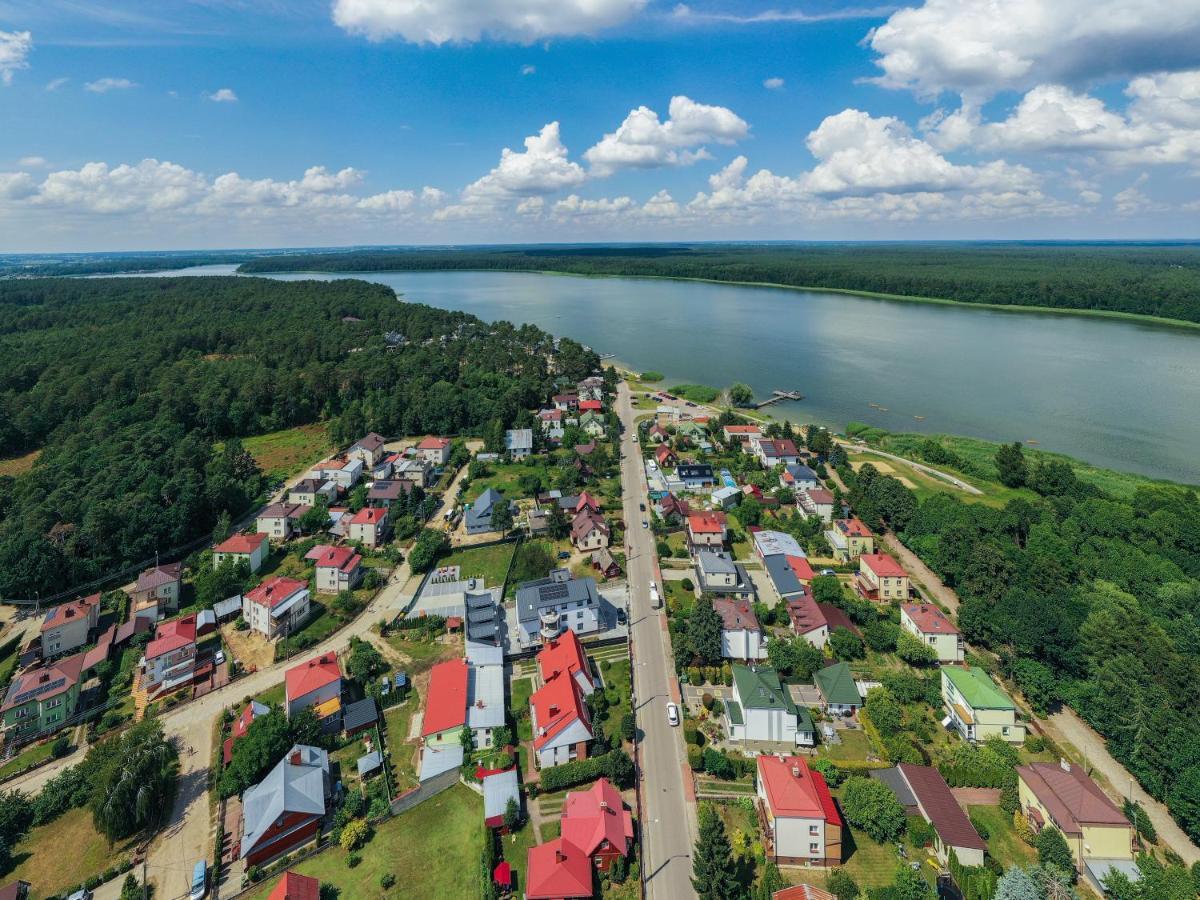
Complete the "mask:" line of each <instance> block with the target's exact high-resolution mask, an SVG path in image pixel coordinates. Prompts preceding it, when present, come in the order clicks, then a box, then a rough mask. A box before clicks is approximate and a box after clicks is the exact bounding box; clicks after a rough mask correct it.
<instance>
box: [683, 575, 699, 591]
mask: <svg viewBox="0 0 1200 900" xmlns="http://www.w3.org/2000/svg"><path fill="white" fill-rule="evenodd" d="M679 586H680V587H681V588H683V589H684V590H685V591H694V590H696V585H694V584H692V579H690V578H684V579H683V580H681V581H680V582H679Z"/></svg>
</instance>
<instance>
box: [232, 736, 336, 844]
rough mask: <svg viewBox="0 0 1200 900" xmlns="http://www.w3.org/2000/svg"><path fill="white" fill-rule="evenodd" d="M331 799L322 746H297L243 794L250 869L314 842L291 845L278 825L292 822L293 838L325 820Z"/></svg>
mask: <svg viewBox="0 0 1200 900" xmlns="http://www.w3.org/2000/svg"><path fill="white" fill-rule="evenodd" d="M328 797H329V754H328V753H326V752H325V751H324V750H322V749H321V748H320V747H310V746H308V745H306V744H296V745H295V746H294V747H292V749H291V750H289V751H288V752H287V755H286V756H284V758H283V759H281V760H280V761H279V763H278V764H277V765H276V766H275V768H273V769H272V770H271V771H270V772H268V773H267V775H266V777H265V778H263V780H262V781H260V782H259V783H258V784H256V785H252V786H251V787H248V788H246V790H245V792H243V794H242V819H243V821H242V840H241V858H242V859H249V860H250V864H251V865H257V864H258V863H259V862H262V861H265V860H267V859H271V858H273V857H275V856H278V855H280V854H282V853H288V852H290V851H291V850H293V849H295V847H297V846H299V844H301V843H304V842H306V841H307V840H309V839H311V837H312V834H311V833H307V834H306V836H303V837H301V836H300V835H299V834H297V836H296V838H295V839H294V840H292V841H291V842H290V843H289V842H288V835H287V834H279V833H278V831H277V829H275V825H276V823H277V822H279V821H280V820H282V819H283V818H285V817H287V818H288V819H289V820H290V821H289V825H292V827H291V829H290V831H291V833H292V834H296V833H297V832H300V833H304V832H306V829H305V827H304V826H306V825H308V824H310V823H311V822H313V821H314V820H316V819H320V818H321V817H322V816H324V815H325V801H326V800H327V799H328Z"/></svg>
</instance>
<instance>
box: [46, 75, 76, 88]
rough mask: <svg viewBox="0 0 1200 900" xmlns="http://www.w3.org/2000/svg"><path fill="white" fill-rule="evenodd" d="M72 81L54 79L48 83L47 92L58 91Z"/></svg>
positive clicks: (68, 79)
mask: <svg viewBox="0 0 1200 900" xmlns="http://www.w3.org/2000/svg"><path fill="white" fill-rule="evenodd" d="M70 80H71V79H70V78H52V79H51V80H50V81H47V82H46V90H48V91H57V90H58V89H59V88H61V87H63V86H64V85H66V84H67V83H68V82H69V81H70Z"/></svg>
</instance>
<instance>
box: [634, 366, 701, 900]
mask: <svg viewBox="0 0 1200 900" xmlns="http://www.w3.org/2000/svg"><path fill="white" fill-rule="evenodd" d="M617 415H618V416H620V419H621V423H622V424H623V425H624V427H625V434H624V435H623V436H622V439H621V442H622V444H623V447H624V452H623V453H622V458H621V481H622V485H623V488H624V504H625V509H624V513H625V523H626V526H627V527H626V529H625V542H626V548H625V549H626V554H627V562H626V568H627V570H628V576H629V586H630V639H631V641H632V643H633V658H634V671H633V694H634V706H635V712H636V716H637V727H638V732H639V734H640V735H641V744H640V755H641V758H640V777H641V790H642V797H643V809H642V856H643V863H642V867H643V871H644V872H645V875H646V889H647V896H648V897H649V898H650V900H655V898H662V900H675V898H680V897H692V896H695V892H694V891H693V890H692V883H691V875H692V861H691V852H692V845H693V844H694V843H695V836H696V809H695V804H694V803H690V802H688V799H687V798H688V796H689V795H688V794H687V793H685V789H684V769H685V768H686V766H687V757H686V754H685V752H684V746H683V737H682V734H681V729H679V728H672V727H671V726H670V725H668V724H667V703H668V702H669V701H670V700H676V701H677V700H678V697H673V696H672V693H671V685H672V680H673V675H674V672H673V669H674V661H673V658H672V655H671V650H670V644H669V638H668V637H667V629H666V619H665V618H664V613H663V611H662V610H657V609H654V608H652V607H651V605H650V580H651V579H656V580H660V579H661V575H660V573H659V571H658V556H657V553H656V551H655V548H654V536H653V534H652V533H651V531H650V529H648V528H642V527H641V522H642V519H646V518H648V513H644V512H642V510H641V509H640V508H639V506H638V504H646V506H647V509H648V508H649V503H650V497H649V494H648V492H647V487H646V478H645V472H644V470H643V469H642V457H641V453H640V452H638V449H637V446H636V445H634V444H633V443H632V442H631V441H630V436H631V435H633V434H636V428H635V427H634V410H633V405H632V403H631V402H630V396H629V388H628V387H627V386H626V385H625V384H624V383H622V384H621V385H620V386H619V387H618V393H617Z"/></svg>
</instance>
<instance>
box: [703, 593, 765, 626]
mask: <svg viewBox="0 0 1200 900" xmlns="http://www.w3.org/2000/svg"><path fill="white" fill-rule="evenodd" d="M713 609H715V610H716V611H717V615H719V616H720V617H721V628H722V629H723V630H725V631H759V630H760V629H759V626H758V617H757V616H755V615H754V607H752V606H751V605H750V601H749V600H746V599H744V598H739V599H733V598H732V597H718V598H717V599H716V600H714V601H713Z"/></svg>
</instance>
